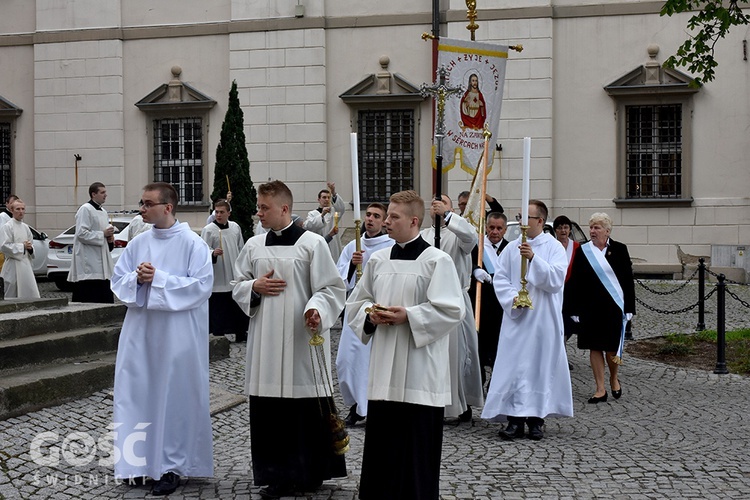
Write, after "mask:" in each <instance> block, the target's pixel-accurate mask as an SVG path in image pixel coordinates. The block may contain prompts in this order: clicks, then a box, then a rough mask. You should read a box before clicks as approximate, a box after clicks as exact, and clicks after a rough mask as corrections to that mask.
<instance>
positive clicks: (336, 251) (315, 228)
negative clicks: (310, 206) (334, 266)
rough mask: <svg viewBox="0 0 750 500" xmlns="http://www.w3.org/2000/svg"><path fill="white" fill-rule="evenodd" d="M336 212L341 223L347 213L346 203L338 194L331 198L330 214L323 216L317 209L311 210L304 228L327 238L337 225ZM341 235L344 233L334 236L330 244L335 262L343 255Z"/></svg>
mask: <svg viewBox="0 0 750 500" xmlns="http://www.w3.org/2000/svg"><path fill="white" fill-rule="evenodd" d="M335 212H338V213H339V222H340V221H341V217H343V215H344V212H346V202H345V201H344V199H343V198H342V197H341V196H340V195H338V194H337V195H336V196H334V197H332V198H331V211H330V212H328V213H327V214H326V215H322V214H321V212H320V211H319V210H318V209H317V208H316V209H315V210H310V211H309V212H308V213H307V219H305V222H303V223H302V227H304V228H305V229H307V230H308V231H312V232H314V233H318V234H319V235H321V236H323V237H324V238H325V236H326V235H327V234H328V233H330V232H331V230H332V229H333V225H334V223H335V220H334V213H335ZM341 233H342V231H339V232H338V233H336V234H334V235H333V237H332V238H331V241H329V242H328V248H329V249H330V250H331V256H332V257H333V261H334V262H336V261H338V260H339V255H341Z"/></svg>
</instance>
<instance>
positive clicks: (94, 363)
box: [0, 334, 229, 420]
mask: <svg viewBox="0 0 750 500" xmlns="http://www.w3.org/2000/svg"><path fill="white" fill-rule="evenodd" d="M102 335H104V334H102ZM228 356H229V340H227V339H226V338H225V337H214V336H213V335H211V336H209V359H210V360H211V361H213V360H216V359H222V358H226V357H228ZM115 357H116V353H115V352H104V353H99V354H95V355H91V356H82V357H79V358H76V359H67V360H58V361H57V362H55V363H52V364H46V365H36V366H26V367H23V368H19V369H14V370H6V371H5V372H4V373H3V374H2V376H0V420H5V419H7V418H10V417H14V416H17V415H22V414H24V413H28V412H30V411H34V410H38V409H40V408H46V407H49V406H54V405H57V404H60V403H63V402H66V401H71V400H74V399H79V398H83V397H86V396H89V395H91V394H93V393H94V392H97V391H100V390H103V389H106V388H108V387H112V385H113V384H114V373H115Z"/></svg>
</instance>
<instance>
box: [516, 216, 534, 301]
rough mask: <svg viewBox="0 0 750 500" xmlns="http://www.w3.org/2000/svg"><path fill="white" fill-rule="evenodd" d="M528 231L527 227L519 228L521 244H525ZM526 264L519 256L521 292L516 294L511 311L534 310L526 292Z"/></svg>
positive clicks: (525, 260)
mask: <svg viewBox="0 0 750 500" xmlns="http://www.w3.org/2000/svg"><path fill="white" fill-rule="evenodd" d="M528 230H529V226H521V243H526V231H528ZM527 264H528V260H527V259H526V257H524V256H523V255H522V256H521V290H520V291H519V292H518V295H517V296H516V300H515V301H514V302H513V309H516V308H518V307H528V308H529V309H534V306H532V305H531V297H529V291H528V290H526V283H528V281H526V266H527Z"/></svg>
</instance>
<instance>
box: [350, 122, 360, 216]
mask: <svg viewBox="0 0 750 500" xmlns="http://www.w3.org/2000/svg"><path fill="white" fill-rule="evenodd" d="M351 149H352V203H353V204H354V210H353V213H354V220H361V219H362V217H361V216H360V213H359V160H358V158H357V133H356V132H352V134H351Z"/></svg>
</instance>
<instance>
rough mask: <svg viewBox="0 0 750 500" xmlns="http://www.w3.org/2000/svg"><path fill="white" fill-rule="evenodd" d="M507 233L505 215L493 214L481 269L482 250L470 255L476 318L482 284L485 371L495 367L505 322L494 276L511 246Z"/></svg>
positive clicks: (481, 333) (481, 335)
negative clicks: (494, 284) (500, 260)
mask: <svg viewBox="0 0 750 500" xmlns="http://www.w3.org/2000/svg"><path fill="white" fill-rule="evenodd" d="M507 229H508V218H507V217H506V216H505V214H502V213H498V212H490V214H489V215H488V216H487V221H486V223H485V237H484V253H483V256H482V266H481V267H479V266H478V265H477V264H478V262H479V259H478V256H479V247H476V246H475V247H474V250H472V252H471V259H472V263H473V268H474V271H473V272H472V277H473V279H472V280H471V285H470V287H469V297H470V298H471V305H472V307H473V308H474V313H475V314H476V309H477V305H476V295H477V292H476V290H477V283H481V290H482V292H481V303H482V305H481V308H480V312H479V315H480V322H479V361H480V362H481V363H482V367H485V366H489V367H492V366H494V364H495V354H496V353H497V341H498V338H499V336H500V324H501V323H502V321H503V309H502V307H500V303H499V302H498V301H497V296H496V295H495V288H494V287H493V286H492V276H493V274H494V273H495V269H496V265H497V264H496V263H497V260H498V259H497V257H498V255H500V252H502V251H503V249H504V248H505V247H506V246H507V245H508V242H507V241H506V240H505V239H504V238H503V236H505V231H506V230H507ZM485 379H486V374H485V370H484V368H482V384H483V385H484V383H485V381H486V380H485Z"/></svg>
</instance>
